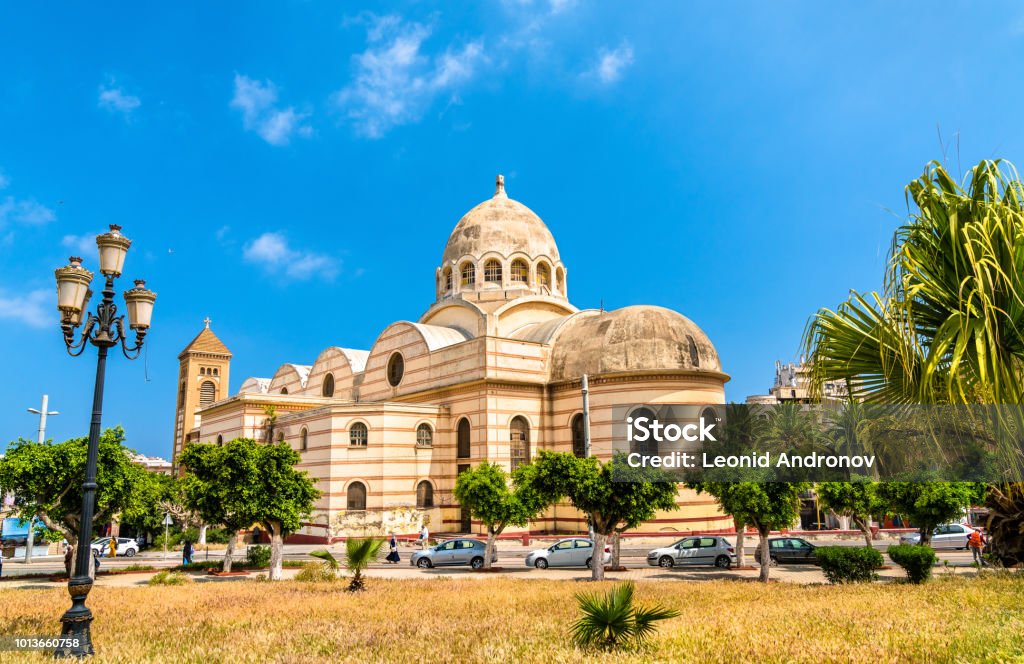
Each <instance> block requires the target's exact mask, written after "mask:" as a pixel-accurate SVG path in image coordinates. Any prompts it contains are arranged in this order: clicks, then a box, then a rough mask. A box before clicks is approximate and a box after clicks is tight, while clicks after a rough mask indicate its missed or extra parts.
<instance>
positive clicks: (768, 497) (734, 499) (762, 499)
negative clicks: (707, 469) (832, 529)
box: [687, 471, 811, 582]
mask: <svg viewBox="0 0 1024 664" xmlns="http://www.w3.org/2000/svg"><path fill="white" fill-rule="evenodd" d="M755 475H757V471H753V472H752V473H751V480H752V481H747V482H711V481H699V482H687V485H688V486H689V487H690V488H692V489H693V490H695V491H696V492H697V493H707V494H709V495H711V496H712V497H714V499H715V502H717V503H718V505H719V507H721V508H722V511H723V512H725V513H726V514H728V515H730V516H732V517H733V518H734V519H736V518H737V517H738V518H739V519H741V520H742V521H743V523H747V524H750V525H751V526H753V527H754V528H756V529H757V534H758V537H759V538H760V541H759V543H758V549H759V551H760V558H761V575H760V579H761V581H765V582H766V581H768V576H769V569H770V568H769V565H770V563H771V558H770V556H769V554H768V535H769V534H770V533H771V531H773V530H782V529H783V528H789V527H790V526H792V525H793V522H795V521H796V520H797V518H798V517H799V516H800V494H802V493H803V492H805V491H807V490H808V489H809V488H810V486H811V485H810V483H808V482H773V481H771V477H770V476H769V475H768V474H767V473H764V474H763V476H762V477H755Z"/></svg>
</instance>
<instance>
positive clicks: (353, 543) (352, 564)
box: [345, 539, 384, 592]
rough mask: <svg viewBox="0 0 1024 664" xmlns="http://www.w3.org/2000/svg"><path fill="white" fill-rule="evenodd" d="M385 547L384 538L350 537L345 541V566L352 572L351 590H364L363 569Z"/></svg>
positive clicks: (349, 586) (349, 588) (349, 585)
mask: <svg viewBox="0 0 1024 664" xmlns="http://www.w3.org/2000/svg"><path fill="white" fill-rule="evenodd" d="M383 547H384V540H382V539H349V540H346V541H345V567H346V568H347V569H348V571H350V572H352V580H351V581H350V582H349V584H348V590H349V592H356V591H357V590H364V589H365V584H364V583H363V570H364V569H366V568H367V567H369V566H370V563H371V562H373V561H374V560H376V559H377V556H379V555H380V550H381V549H382V548H383Z"/></svg>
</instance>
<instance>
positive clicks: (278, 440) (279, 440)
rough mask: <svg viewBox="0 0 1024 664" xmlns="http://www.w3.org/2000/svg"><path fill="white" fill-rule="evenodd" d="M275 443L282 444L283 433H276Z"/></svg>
mask: <svg viewBox="0 0 1024 664" xmlns="http://www.w3.org/2000/svg"><path fill="white" fill-rule="evenodd" d="M277 442H279V443H283V442H284V431H278V432H277Z"/></svg>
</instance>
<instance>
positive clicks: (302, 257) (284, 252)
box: [242, 233, 340, 280]
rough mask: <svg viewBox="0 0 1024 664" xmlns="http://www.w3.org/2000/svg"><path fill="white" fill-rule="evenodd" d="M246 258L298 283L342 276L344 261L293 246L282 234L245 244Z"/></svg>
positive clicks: (264, 235)
mask: <svg viewBox="0 0 1024 664" xmlns="http://www.w3.org/2000/svg"><path fill="white" fill-rule="evenodd" d="M242 257H243V258H244V259H245V260H246V261H247V262H249V263H253V264H255V265H259V266H261V267H262V268H263V269H264V270H266V271H267V272H270V273H274V274H282V273H283V274H284V275H285V276H287V277H290V278H292V279H298V280H305V279H310V278H312V277H315V276H316V277H320V278H323V279H327V280H330V279H333V278H334V277H336V276H337V275H338V266H339V264H340V261H339V260H337V259H334V258H331V257H329V256H325V255H323V254H318V253H315V252H312V251H301V250H298V249H295V248H293V247H291V246H290V245H289V244H288V240H287V239H286V238H285V236H284V235H283V234H282V233H264V234H263V235H260V236H259V237H258V238H256V239H255V240H253V241H251V242H249V243H248V244H246V245H245V248H244V249H243V250H242Z"/></svg>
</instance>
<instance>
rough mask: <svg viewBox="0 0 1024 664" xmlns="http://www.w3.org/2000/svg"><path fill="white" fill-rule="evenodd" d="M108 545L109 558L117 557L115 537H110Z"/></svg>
mask: <svg viewBox="0 0 1024 664" xmlns="http://www.w3.org/2000/svg"><path fill="white" fill-rule="evenodd" d="M108 546H109V548H110V557H111V558H117V538H116V537H111V538H110V543H109V545H108Z"/></svg>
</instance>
